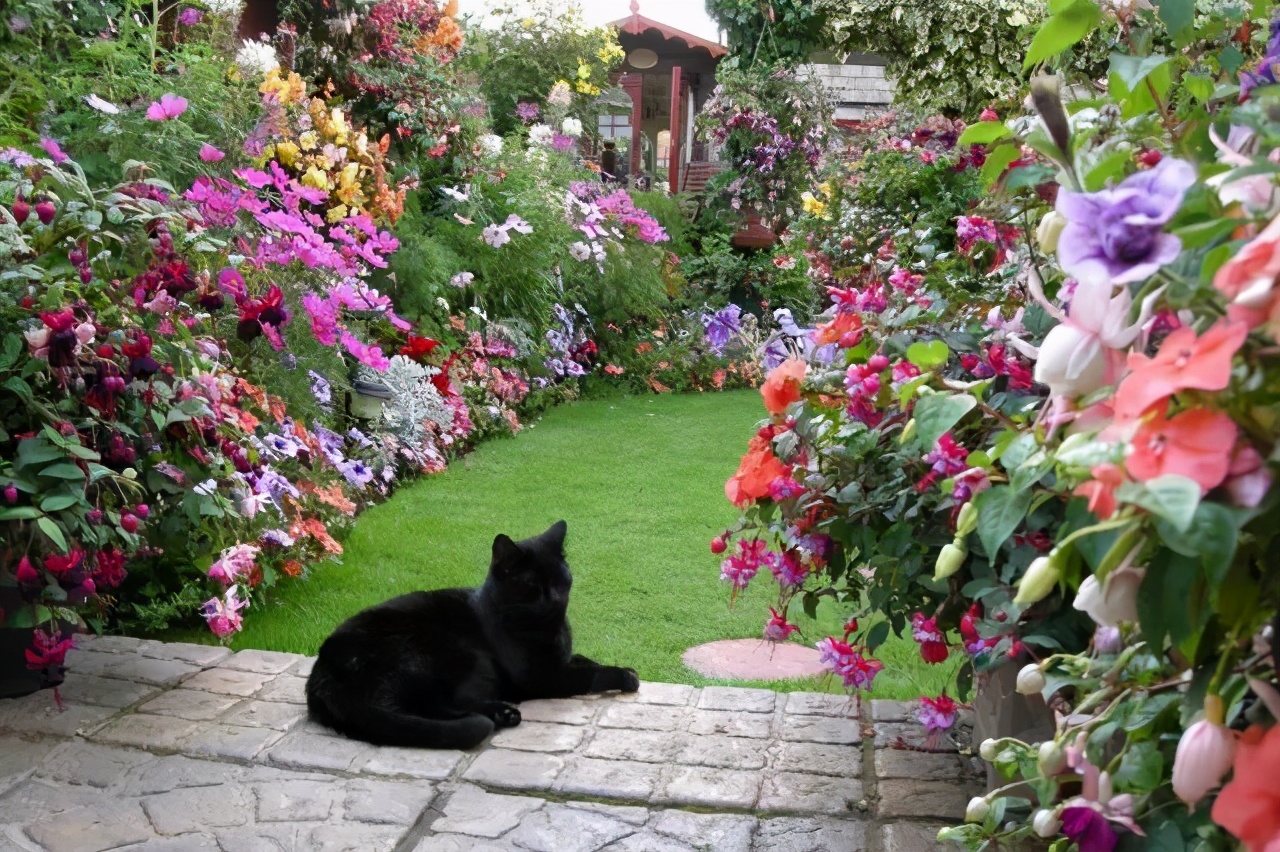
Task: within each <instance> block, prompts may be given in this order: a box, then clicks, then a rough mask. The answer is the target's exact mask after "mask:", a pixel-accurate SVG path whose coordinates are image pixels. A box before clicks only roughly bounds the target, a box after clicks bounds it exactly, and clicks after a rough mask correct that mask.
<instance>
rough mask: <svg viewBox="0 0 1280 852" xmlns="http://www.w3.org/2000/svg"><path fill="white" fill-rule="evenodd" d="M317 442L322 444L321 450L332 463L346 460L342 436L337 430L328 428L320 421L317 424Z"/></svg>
mask: <svg viewBox="0 0 1280 852" xmlns="http://www.w3.org/2000/svg"><path fill="white" fill-rule="evenodd" d="M315 435H316V442H317V443H319V444H320V452H322V453H324V457H325V458H327V459H328V460H329V462H330V463H331V464H335V465H336V464H339V463H341V462H343V461H345V460H346V456H345V455H344V454H343V452H342V449H343V441H342V436H341V435H339V434H338V433H337V432H334V431H331V430H329V429H326V428H325V427H323V426H321V425H320V424H319V423H317V424H315Z"/></svg>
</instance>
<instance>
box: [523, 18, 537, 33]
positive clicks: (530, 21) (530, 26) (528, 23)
mask: <svg viewBox="0 0 1280 852" xmlns="http://www.w3.org/2000/svg"><path fill="white" fill-rule="evenodd" d="M533 24H534V20H533V18H525V19H524V20H523V21H521V22H520V26H522V27H524V28H525V29H526V30H531V29H533Z"/></svg>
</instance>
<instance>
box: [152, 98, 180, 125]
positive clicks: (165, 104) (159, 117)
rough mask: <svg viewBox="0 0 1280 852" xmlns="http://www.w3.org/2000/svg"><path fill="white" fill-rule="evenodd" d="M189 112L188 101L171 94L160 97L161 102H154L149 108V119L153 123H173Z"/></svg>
mask: <svg viewBox="0 0 1280 852" xmlns="http://www.w3.org/2000/svg"><path fill="white" fill-rule="evenodd" d="M186 111H187V99H186V98H183V97H179V96H178V95H175V94H173V93H172V92H169V93H168V94H164V95H161V96H160V100H158V101H152V102H151V106H149V107H147V118H148V119H150V120H151V121H172V120H173V119H175V118H177V117H178V116H180V115H182V114H183V113H184V112H186Z"/></svg>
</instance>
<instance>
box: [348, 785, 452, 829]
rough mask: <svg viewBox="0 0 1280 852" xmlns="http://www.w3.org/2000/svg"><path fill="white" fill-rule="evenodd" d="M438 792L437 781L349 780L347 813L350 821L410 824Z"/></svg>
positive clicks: (415, 820)
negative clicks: (428, 782) (427, 782)
mask: <svg viewBox="0 0 1280 852" xmlns="http://www.w3.org/2000/svg"><path fill="white" fill-rule="evenodd" d="M435 796H436V788H435V785H434V784H424V783H423V782H421V781H415V782H405V783H396V782H394V781H372V780H369V779H367V778H360V779H356V780H354V781H350V782H348V783H347V797H346V802H345V811H344V814H345V816H346V818H347V820H348V821H350V820H355V821H357V822H367V823H376V824H378V825H403V826H410V825H413V824H414V823H415V822H417V821H418V817H420V816H422V812H423V811H424V810H426V808H427V806H428V805H430V804H431V800H432V799H434V798H435Z"/></svg>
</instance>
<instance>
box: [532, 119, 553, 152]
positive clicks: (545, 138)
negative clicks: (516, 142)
mask: <svg viewBox="0 0 1280 852" xmlns="http://www.w3.org/2000/svg"><path fill="white" fill-rule="evenodd" d="M555 138H556V132H555V131H554V130H552V129H551V126H550V125H547V124H535V125H534V126H533V127H530V128H529V144H530V145H537V146H539V147H543V148H545V147H547V146H548V145H550V144H551V142H552V140H554V139H555Z"/></svg>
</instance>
